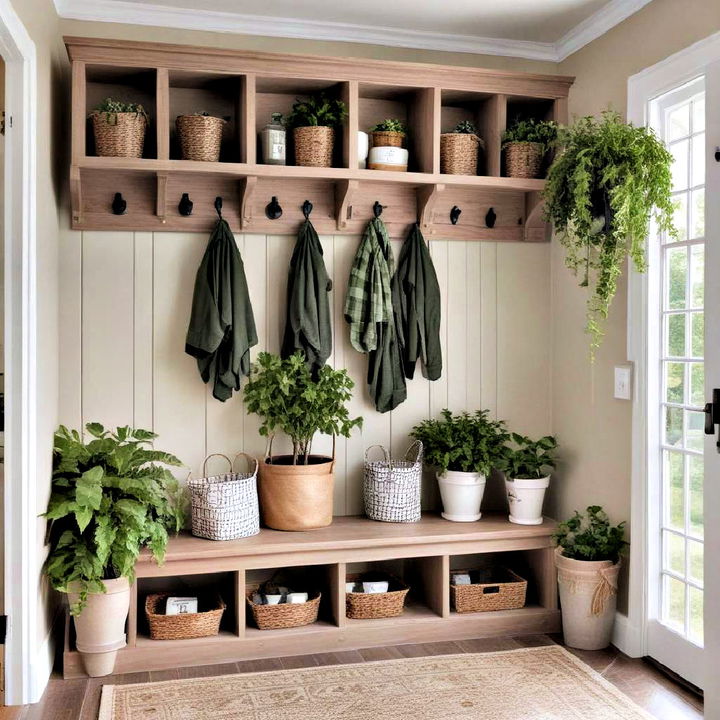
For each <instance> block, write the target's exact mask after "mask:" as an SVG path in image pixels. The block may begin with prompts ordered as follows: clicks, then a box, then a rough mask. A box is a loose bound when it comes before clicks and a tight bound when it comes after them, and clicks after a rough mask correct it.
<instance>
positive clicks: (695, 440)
mask: <svg viewBox="0 0 720 720" xmlns="http://www.w3.org/2000/svg"><path fill="white" fill-rule="evenodd" d="M685 419H686V422H687V426H686V428H685V446H686V447H687V448H688V449H689V450H695V451H696V452H702V451H703V447H704V445H705V415H704V413H701V412H694V411H692V410H686V411H685Z"/></svg>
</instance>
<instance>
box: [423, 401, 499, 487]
mask: <svg viewBox="0 0 720 720" xmlns="http://www.w3.org/2000/svg"><path fill="white" fill-rule="evenodd" d="M488 414H489V411H488V410H477V411H476V412H475V413H473V414H472V415H471V414H470V413H467V412H463V413H459V414H457V415H453V413H452V412H450V410H448V409H445V410H443V411H442V413H441V415H442V417H441V419H429V420H423V421H422V422H421V423H419V424H418V425H416V426H415V427H414V428H413V429H412V431H411V433H410V435H411V436H412V437H413V438H415V439H416V440H420V442H422V444H423V451H424V454H425V462H426V463H427V464H428V465H434V466H435V467H436V468H438V469H439V470H441V471H442V472H445V471H447V470H455V471H461V472H476V473H482V474H483V475H487V474H489V472H490V471H491V470H492V468H493V467H496V466H497V464H498V463H499V462H501V460H502V458H503V456H504V451H503V447H504V445H505V443H506V442H507V441H508V440H509V438H510V435H509V434H508V432H507V431H506V430H505V424H504V423H503V422H502V421H501V420H490V419H489V418H488Z"/></svg>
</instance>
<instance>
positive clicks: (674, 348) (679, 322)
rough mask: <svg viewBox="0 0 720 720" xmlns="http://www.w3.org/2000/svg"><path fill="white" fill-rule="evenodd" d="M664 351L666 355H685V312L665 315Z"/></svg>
mask: <svg viewBox="0 0 720 720" xmlns="http://www.w3.org/2000/svg"><path fill="white" fill-rule="evenodd" d="M665 352H666V353H667V354H668V357H685V314H684V313H681V314H679V315H668V316H667V338H666V347H665Z"/></svg>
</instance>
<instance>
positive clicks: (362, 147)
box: [357, 130, 370, 170]
mask: <svg viewBox="0 0 720 720" xmlns="http://www.w3.org/2000/svg"><path fill="white" fill-rule="evenodd" d="M357 139H358V168H360V170H364V169H365V168H366V167H367V157H368V148H369V147H370V140H369V137H368V134H367V133H366V132H363V131H362V130H358V138H357Z"/></svg>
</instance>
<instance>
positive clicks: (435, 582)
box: [63, 515, 560, 678]
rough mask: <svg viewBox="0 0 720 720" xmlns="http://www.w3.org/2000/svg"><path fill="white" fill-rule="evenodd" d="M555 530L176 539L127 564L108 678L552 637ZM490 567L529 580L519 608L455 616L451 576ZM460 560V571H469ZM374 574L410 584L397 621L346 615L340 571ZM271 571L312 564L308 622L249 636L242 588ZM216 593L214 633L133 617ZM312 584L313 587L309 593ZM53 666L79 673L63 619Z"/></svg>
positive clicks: (441, 523) (264, 533)
mask: <svg viewBox="0 0 720 720" xmlns="http://www.w3.org/2000/svg"><path fill="white" fill-rule="evenodd" d="M555 527H556V524H555V522H554V521H551V520H545V521H544V522H543V524H542V525H535V526H523V525H513V524H511V523H510V522H509V521H508V520H507V518H506V517H505V516H503V517H499V516H492V515H490V516H484V517H483V519H482V520H481V521H479V522H476V523H452V522H448V521H447V520H443V519H442V518H440V517H439V516H436V515H424V516H423V518H422V520H421V521H420V522H418V523H414V524H409V525H408V524H388V523H378V522H373V521H371V520H368V519H367V518H363V517H338V518H335V520H334V522H333V524H332V525H331V526H329V527H327V528H322V529H320V530H313V531H310V532H296V533H288V532H278V531H274V530H261V531H260V534H259V535H255V536H254V537H250V538H244V539H242V540H232V541H226V542H213V541H211V540H202V539H200V538H196V537H192V536H191V535H189V534H181V535H180V536H178V537H175V538H172V539H171V540H170V543H169V545H168V549H167V554H166V559H165V563H164V564H163V565H162V566H157V565H156V564H155V563H154V562H153V561H152V560H151V558H150V556H149V555H148V554H147V553H143V554H142V555H141V557H140V560H139V562H138V564H137V568H136V571H137V579H136V582H135V584H134V585H133V586H132V591H131V603H130V614H129V618H128V626H127V637H128V645H127V647H126V648H124V649H123V650H121V651H120V652H119V653H118V657H117V662H116V664H115V673H118V674H119V673H127V672H137V671H146V670H161V669H166V668H173V667H183V666H192V665H203V664H211V663H222V662H233V661H237V660H241V659H257V658H266V657H279V656H289V655H301V654H306V653H315V652H332V651H336V650H348V649H357V648H364V647H376V646H381V645H395V644H403V643H422V642H432V641H439V640H459V639H463V638H478V637H487V636H494V635H518V634H529V633H548V632H557V631H558V630H559V629H560V612H559V610H558V602H557V589H556V575H555V569H554V564H553V552H554V550H553V547H552V544H553V543H552V540H551V535H552V533H553V532H554V530H555ZM487 562H498V563H500V564H504V565H506V566H509V567H512V568H513V569H517V571H519V572H522V574H523V577H525V578H526V579H527V580H528V604H527V605H526V606H525V607H524V608H522V609H519V610H505V611H503V610H501V611H496V612H484V613H467V614H458V613H456V612H454V611H452V609H451V606H450V570H451V568H458V567H469V566H473V567H477V566H479V565H481V564H482V563H487ZM468 563H469V564H468ZM378 566H380V567H384V568H387V569H390V570H391V571H392V572H393V573H395V574H397V575H399V576H401V577H403V579H404V580H405V581H406V582H407V583H408V584H409V585H410V587H411V591H410V594H409V595H408V603H407V605H406V608H405V611H404V612H403V614H402V615H401V616H399V617H396V618H387V619H377V620H351V619H348V618H346V617H345V582H346V577H347V575H348V574H349V573H351V572H354V571H357V570H362V569H364V568H367V567H371V568H375V567H378ZM278 568H310V569H316V570H317V573H318V576H319V577H320V578H321V585H322V588H321V589H322V593H323V595H322V601H321V608H320V616H319V620H318V622H316V623H313V624H312V625H306V626H304V627H299V628H290V629H283V630H258V629H257V628H256V627H254V626H253V624H252V620H251V619H250V618H249V617H248V614H247V612H246V602H245V596H246V592H247V589H248V588H249V587H251V586H253V585H254V584H256V583H257V581H258V580H261V579H264V578H266V577H268V576H270V575H271V574H272V571H274V570H275V569H278ZM203 587H207V588H213V590H219V591H220V592H221V594H222V596H223V599H224V600H225V602H226V603H227V606H228V609H227V610H226V612H225V616H224V617H223V621H222V624H221V631H220V634H219V635H217V636H215V637H210V638H199V639H192V640H152V639H150V637H149V636H148V632H147V629H146V625H145V619H144V604H145V597H146V595H147V594H148V593H149V592H158V591H173V592H178V593H180V594H185V593H192V591H193V590H194V589H201V588H203ZM318 589H320V588H318ZM63 670H64V676H65V677H66V678H73V677H81V676H83V675H84V671H83V666H82V660H81V658H80V655H79V653H78V652H77V650H76V649H75V645H74V636H73V630H72V623H71V622H70V619H69V616H68V620H67V624H66V634H65V649H64V656H63Z"/></svg>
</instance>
